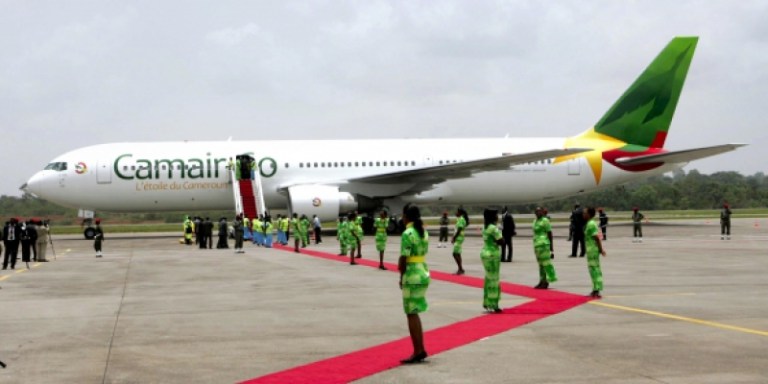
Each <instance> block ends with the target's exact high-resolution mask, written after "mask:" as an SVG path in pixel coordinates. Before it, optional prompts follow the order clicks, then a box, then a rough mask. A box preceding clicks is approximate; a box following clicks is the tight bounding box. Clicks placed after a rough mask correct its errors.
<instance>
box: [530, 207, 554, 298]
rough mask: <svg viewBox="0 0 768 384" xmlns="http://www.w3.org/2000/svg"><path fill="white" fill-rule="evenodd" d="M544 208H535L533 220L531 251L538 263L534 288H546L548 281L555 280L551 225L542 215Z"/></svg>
mask: <svg viewBox="0 0 768 384" xmlns="http://www.w3.org/2000/svg"><path fill="white" fill-rule="evenodd" d="M544 212H545V210H544V208H541V207H537V208H536V219H535V220H533V252H534V254H536V261H537V262H538V263H539V284H538V285H536V286H535V287H534V288H536V289H547V288H549V283H554V282H555V281H557V274H555V266H554V265H552V250H553V243H552V226H551V225H550V223H549V219H548V218H547V217H546V216H545V215H544Z"/></svg>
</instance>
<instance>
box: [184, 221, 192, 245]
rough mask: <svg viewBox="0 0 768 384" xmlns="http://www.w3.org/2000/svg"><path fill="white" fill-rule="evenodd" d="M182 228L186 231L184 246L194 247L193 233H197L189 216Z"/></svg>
mask: <svg viewBox="0 0 768 384" xmlns="http://www.w3.org/2000/svg"><path fill="white" fill-rule="evenodd" d="M182 228H183V231H184V244H186V245H192V233H194V232H195V228H194V227H193V225H192V219H191V218H190V217H189V216H187V218H186V219H185V220H184V225H183V226H182Z"/></svg>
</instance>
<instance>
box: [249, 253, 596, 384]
mask: <svg viewBox="0 0 768 384" xmlns="http://www.w3.org/2000/svg"><path fill="white" fill-rule="evenodd" d="M276 248H279V249H283V250H286V251H291V252H293V248H292V247H282V246H277V247H276ZM301 254H303V255H309V256H314V257H319V258H323V259H329V260H335V261H343V262H347V263H348V262H349V256H347V257H341V256H336V255H332V254H329V253H325V252H318V251H313V250H307V249H306V248H305V249H302V250H301ZM356 261H357V262H358V263H359V264H360V265H361V266H369V267H374V268H376V267H378V266H379V263H378V261H373V260H367V259H356ZM385 265H386V267H387V269H389V270H391V271H394V272H396V271H397V266H396V265H394V264H391V263H385ZM430 276H431V277H432V279H433V280H441V281H447V282H451V283H455V284H461V285H466V286H469V287H475V288H480V289H482V288H483V279H481V278H477V277H471V276H466V275H464V276H456V275H453V274H449V273H445V272H439V271H430ZM501 290H502V292H504V293H506V294H509V295H515V296H523V297H528V298H531V299H534V300H533V301H530V302H527V303H524V304H521V305H518V306H516V307H513V308H506V309H504V311H503V312H502V313H501V314H487V315H481V316H478V317H475V318H472V319H469V320H464V321H460V322H458V323H454V324H451V325H447V326H444V327H441V328H437V329H433V330H430V331H425V332H424V340H425V343H426V349H427V352H429V354H430V355H436V354H438V353H440V352H443V351H447V350H450V349H454V348H458V347H461V346H463V345H466V344H469V343H472V342H474V341H477V340H480V339H483V338H486V337H489V336H493V335H496V334H499V333H502V332H506V331H508V330H510V329H512V328H516V327H519V326H522V325H525V324H528V323H531V322H534V321H536V320H541V319H543V318H545V317H548V316H551V315H554V314H558V313H560V312H563V311H566V310H568V309H571V308H573V307H576V306H579V305H581V304H584V303H586V302H588V301H590V300H591V299H590V298H589V297H586V296H580V295H574V294H570V293H565V292H558V291H554V290H539V289H533V288H529V287H524V286H522V285H517V284H512V283H506V282H502V283H501ZM398 308H399V307H398ZM403 333H405V334H407V333H408V330H407V329H406V328H403ZM412 348H413V347H412V346H411V340H410V337H404V338H402V339H398V340H394V341H390V342H388V343H384V344H380V345H376V346H373V347H370V348H365V349H361V350H359V351H354V352H350V353H347V354H344V355H340V356H335V357H331V358H328V359H325V360H320V361H316V362H314V363H310V364H307V365H302V366H298V367H294V368H290V369H287V370H284V371H281V372H276V373H272V374H269V375H266V376H262V377H257V378H254V379H251V380H246V381H244V382H243V383H248V384H253V383H348V382H350V381H354V380H358V379H361V378H363V377H366V376H370V375H374V374H376V373H379V372H382V371H385V370H387V369H390V368H394V367H397V366H399V365H400V359H402V358H404V357H407V356H408V355H409V354H410V353H411V351H412Z"/></svg>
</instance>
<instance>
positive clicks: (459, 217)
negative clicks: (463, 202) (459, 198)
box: [451, 208, 469, 275]
mask: <svg viewBox="0 0 768 384" xmlns="http://www.w3.org/2000/svg"><path fill="white" fill-rule="evenodd" d="M468 225H469V215H467V211H465V210H464V208H459V209H458V210H457V211H456V230H455V231H454V233H453V238H452V239H451V244H453V259H454V260H456V265H458V267H459V269H458V270H457V271H456V274H457V275H463V274H464V267H463V266H462V265H461V246H462V245H463V244H464V230H466V229H467V226H468Z"/></svg>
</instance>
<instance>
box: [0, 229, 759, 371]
mask: <svg viewBox="0 0 768 384" xmlns="http://www.w3.org/2000/svg"><path fill="white" fill-rule="evenodd" d="M692 224H696V225H692ZM479 229H480V228H479V226H477V225H473V226H471V227H470V231H474V232H477V231H479ZM555 230H556V231H559V232H563V231H565V229H564V228H556V229H555ZM105 231H106V236H107V240H106V241H105V242H104V254H105V256H104V258H102V259H97V258H94V253H93V251H92V242H90V241H84V240H79V239H76V238H74V237H71V238H66V239H65V238H62V239H58V240H57V241H56V243H55V246H56V250H57V252H58V253H57V258H56V260H55V261H52V262H49V263H39V264H35V265H32V268H31V269H29V270H26V269H19V268H20V267H22V266H23V264H22V263H19V264H17V266H16V267H17V269H16V270H14V271H10V270H6V271H2V273H0V286H1V287H2V289H1V290H0V313H1V314H2V315H0V327H2V329H3V332H2V333H1V334H0V360H2V361H3V362H5V363H6V364H8V367H7V368H6V369H0V382H2V383H51V382H60V383H235V382H270V380H272V382H301V381H304V382H312V383H323V382H347V381H351V380H354V381H356V382H359V383H412V382H419V383H474V382H484V383H510V382H514V383H585V384H586V383H595V382H606V383H622V384H623V383H627V384H629V383H633V384H634V383H726V382H727V383H765V382H766V381H768V367H767V366H766V365H765V356H766V353H768V282H766V279H765V276H766V273H768V251H766V249H768V220H766V219H758V220H754V219H737V220H734V223H733V232H734V234H733V236H732V240H730V241H727V240H720V237H719V235H718V234H719V226H717V225H715V224H708V223H705V222H704V221H703V220H690V221H679V222H669V223H667V224H666V225H663V226H646V227H645V228H644V234H645V238H644V241H643V243H632V241H631V238H630V237H629V235H630V234H631V227H628V226H625V227H615V228H610V229H609V232H608V235H609V237H608V241H607V242H606V243H605V246H606V250H607V252H608V257H606V258H604V259H602V264H603V273H604V278H605V291H604V297H603V299H602V300H599V301H589V300H588V299H587V298H585V296H584V295H586V294H587V293H589V291H590V290H591V284H590V280H589V275H588V272H587V267H586V261H585V259H583V258H567V257H566V256H567V255H568V254H570V243H567V242H566V241H565V239H564V238H562V236H563V235H565V233H556V234H557V235H560V236H558V237H557V238H556V239H555V255H556V258H555V260H554V261H555V268H556V269H557V273H558V276H559V278H560V281H559V282H557V283H555V284H553V285H552V288H553V289H550V290H549V291H536V290H532V289H530V287H532V286H533V285H535V284H536V282H537V280H538V268H537V265H536V261H535V257H534V255H533V250H532V246H531V239H530V237H528V236H527V235H529V234H528V233H526V232H525V231H529V229H522V230H519V231H518V232H520V234H521V236H520V237H518V238H515V240H514V241H515V243H514V244H515V257H514V262H513V263H502V271H501V274H502V281H503V282H505V283H506V284H505V286H504V292H505V294H504V296H503V297H502V301H501V304H502V307H504V308H506V309H505V313H504V314H500V315H486V314H484V313H483V312H482V277H483V267H482V264H481V263H480V258H479V254H480V246H481V240H480V238H479V237H477V236H470V237H468V238H467V241H466V243H465V247H464V259H465V269H466V270H467V275H466V278H463V277H456V276H452V275H451V273H452V272H453V271H454V270H455V264H454V262H453V259H452V257H451V255H450V252H451V250H450V248H436V245H437V241H436V240H437V239H436V237H434V236H433V237H432V238H431V242H430V243H431V246H430V253H429V254H428V264H429V266H430V269H431V271H432V274H433V283H432V285H431V286H430V289H429V293H428V299H429V303H430V310H429V311H428V312H427V313H425V314H423V315H422V321H423V323H424V328H425V331H426V332H427V334H426V340H427V348H428V350H429V349H430V346H433V350H431V351H430V354H431V356H430V357H429V358H428V359H427V362H426V363H423V364H418V365H414V366H399V365H398V364H397V360H398V359H399V358H402V357H406V356H407V355H409V354H410V352H411V351H410V345H409V342H408V341H407V337H408V331H407V327H406V321H405V316H404V315H403V313H402V307H401V301H400V291H399V289H398V288H397V273H396V272H394V271H391V270H389V271H380V270H378V269H375V268H373V267H371V266H369V265H376V264H377V262H375V261H374V260H373V259H374V256H375V253H376V252H375V249H374V241H373V238H372V237H366V239H365V242H364V246H363V256H364V259H366V260H369V261H370V263H367V264H369V265H358V266H350V265H348V263H347V262H348V258H341V257H338V256H335V254H336V253H338V247H337V243H336V241H335V239H333V238H330V237H328V238H326V242H325V243H323V244H321V245H311V246H310V247H309V248H307V249H306V250H305V252H304V253H302V254H296V253H293V252H292V251H290V250H288V251H286V250H280V249H264V248H259V247H256V246H249V247H247V250H246V251H247V253H245V254H235V253H234V252H233V250H232V249H229V250H216V249H214V250H200V249H197V248H195V247H191V246H184V245H180V244H179V243H178V241H177V239H176V238H175V237H167V236H163V235H162V234H158V235H157V236H144V235H142V237H141V238H138V237H136V238H135V237H133V236H131V235H111V234H110V233H109V227H108V226H105ZM230 246H231V243H230ZM398 250H399V240H398V239H396V238H390V241H389V244H388V249H387V252H386V255H385V259H386V261H387V262H389V263H395V262H396V259H397V253H398ZM49 253H50V250H49ZM49 259H51V260H53V257H52V255H49ZM478 281H479V282H480V285H479V286H478V285H477V282H478ZM566 302H567V303H568V305H565V304H564V303H566ZM543 304H547V305H546V306H541V305H543ZM536 305H539V306H538V307H537V306H536ZM430 332H432V333H430ZM430 336H432V338H431V339H430ZM401 349H402V350H401ZM355 356H356V357H357V358H352V357H355ZM328 362H332V364H331V365H328V364H329V363H328ZM324 364H325V365H324ZM318 366H324V367H326V371H323V370H319V371H318V370H314V371H313V370H312V369H315V368H317V367H318ZM313 367H314V368H313ZM328 367H330V368H328ZM287 372H291V374H292V375H293V376H279V375H281V374H286V373H287Z"/></svg>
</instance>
